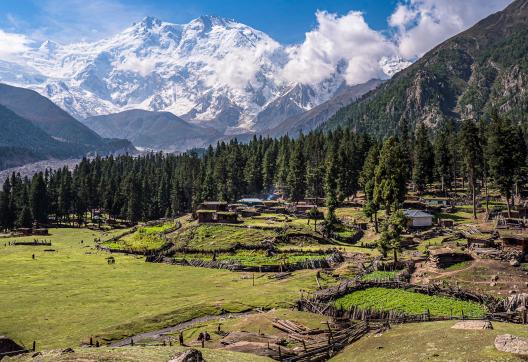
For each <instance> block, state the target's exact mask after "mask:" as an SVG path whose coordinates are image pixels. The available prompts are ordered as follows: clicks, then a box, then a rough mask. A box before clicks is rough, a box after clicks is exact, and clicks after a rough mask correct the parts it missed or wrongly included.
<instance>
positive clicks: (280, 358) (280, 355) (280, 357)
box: [279, 346, 282, 361]
mask: <svg viewBox="0 0 528 362" xmlns="http://www.w3.org/2000/svg"><path fill="white" fill-rule="evenodd" d="M279 361H282V351H281V348H280V346H279Z"/></svg>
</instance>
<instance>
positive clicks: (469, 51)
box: [325, 0, 528, 136]
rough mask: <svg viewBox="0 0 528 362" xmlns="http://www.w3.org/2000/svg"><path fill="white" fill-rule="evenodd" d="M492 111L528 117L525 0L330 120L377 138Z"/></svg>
mask: <svg viewBox="0 0 528 362" xmlns="http://www.w3.org/2000/svg"><path fill="white" fill-rule="evenodd" d="M494 109H496V110H497V111H498V112H499V113H500V114H501V115H503V116H505V117H509V118H511V119H512V120H515V122H523V123H526V121H528V0H517V1H515V2H513V3H512V4H511V5H510V6H508V7H507V8H506V9H505V10H504V11H502V12H499V13H496V14H493V15H491V16H489V17H488V18H486V19H484V20H482V21H480V22H479V23H478V24H476V25H475V26H474V27H472V28H470V29H469V30H467V31H465V32H463V33H461V34H459V35H457V36H455V37H453V38H451V39H449V40H447V41H446V42H444V43H442V44H441V45H439V46H437V47H436V48H434V49H433V50H431V51H430V52H428V53H427V54H425V55H424V56H423V57H422V58H421V59H420V60H419V61H417V62H416V63H415V64H413V65H412V66H410V67H409V68H407V69H405V70H403V71H401V72H400V73H398V74H396V75H395V76H394V77H393V78H392V79H391V80H390V81H389V82H387V83H385V84H384V85H382V86H381V87H379V88H378V89H376V90H374V91H372V92H370V93H369V94H367V95H366V96H364V97H363V98H362V99H361V100H360V101H358V102H355V103H353V104H351V105H349V106H348V107H345V108H343V109H341V110H340V111H339V112H338V113H337V114H336V115H335V116H334V117H333V118H332V119H331V120H330V121H329V122H328V123H327V124H326V126H325V127H326V128H327V129H332V128H335V127H337V126H339V125H341V126H343V125H345V126H350V127H352V128H354V129H356V130H358V131H364V132H369V133H371V134H375V135H378V136H386V135H390V134H395V132H396V130H397V129H398V128H399V127H404V128H405V127H411V128H412V127H414V126H415V125H416V124H418V123H422V122H423V123H425V124H426V125H427V126H429V127H433V128H436V127H438V126H440V125H442V124H445V123H449V122H452V121H460V120H464V119H477V120H478V119H481V118H483V117H484V118H486V117H487V116H489V115H490V114H491V113H492V111H493V110H494Z"/></svg>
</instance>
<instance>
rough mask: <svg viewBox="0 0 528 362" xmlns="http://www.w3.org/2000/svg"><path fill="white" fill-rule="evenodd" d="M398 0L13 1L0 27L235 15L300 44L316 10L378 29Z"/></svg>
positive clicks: (119, 24)
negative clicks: (359, 16) (355, 15)
mask: <svg viewBox="0 0 528 362" xmlns="http://www.w3.org/2000/svg"><path fill="white" fill-rule="evenodd" d="M397 4H398V1H397V0H348V1H346V0H326V1H322V0H305V1H302V0H289V1H288V0H253V1H240V0H201V1H192V0H176V1H175V0H151V1H147V0H106V1H103V0H95V1H94V0H92V1H90V0H84V1H81V0H16V1H15V0H13V1H0V14H3V16H1V15H0V28H2V29H3V30H5V31H10V32H16V33H24V34H27V35H32V36H33V38H40V39H44V38H51V39H52V40H58V41H62V42H68V41H75V40H82V39H87V40H93V39H97V38H100V37H104V36H107V35H109V33H113V32H116V31H119V29H121V28H123V27H126V26H127V25H129V24H130V23H132V22H134V21H136V20H139V19H141V18H142V17H144V16H147V15H151V16H156V17H158V18H160V19H162V20H165V21H170V22H175V23H186V22H188V21H190V20H192V19H194V18H196V17H198V16H200V15H205V14H207V15H218V16H222V17H226V18H233V19H235V20H237V21H240V22H242V23H244V24H247V25H250V26H252V27H254V28H256V29H259V30H262V31H264V32H266V33H268V34H269V35H271V36H272V37H273V38H274V39H276V40H277V41H279V42H281V43H285V44H291V43H300V42H302V41H303V39H304V34H305V33H306V32H307V31H309V30H311V29H313V28H314V27H316V25H317V23H316V18H315V15H314V14H315V12H316V11H317V10H326V11H328V12H332V13H337V14H339V15H344V14H346V13H348V12H349V11H351V10H359V11H362V12H363V13H364V16H365V20H366V21H367V23H368V24H369V25H370V26H371V27H372V28H373V29H376V30H383V29H385V28H387V18H388V17H389V16H390V14H391V13H392V12H393V10H394V9H395V7H396V5H397ZM109 23H110V24H109Z"/></svg>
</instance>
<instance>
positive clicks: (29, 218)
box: [16, 206, 33, 228]
mask: <svg viewBox="0 0 528 362" xmlns="http://www.w3.org/2000/svg"><path fill="white" fill-rule="evenodd" d="M16 226H17V227H19V228H31V227H32V226H33V215H31V210H30V208H29V207H28V206H24V207H23V208H22V211H21V212H20V214H19V215H18V219H17V221H16Z"/></svg>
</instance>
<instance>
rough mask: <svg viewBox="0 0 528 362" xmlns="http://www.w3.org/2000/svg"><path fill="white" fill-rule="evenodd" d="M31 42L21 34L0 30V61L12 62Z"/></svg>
mask: <svg viewBox="0 0 528 362" xmlns="http://www.w3.org/2000/svg"><path fill="white" fill-rule="evenodd" d="M30 43H31V40H30V39H29V38H28V37H26V36H25V35H22V34H14V33H7V32H5V31H3V30H1V29H0V59H2V60H14V59H15V58H16V55H18V54H20V53H23V52H25V51H26V50H28V49H29V45H30Z"/></svg>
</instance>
